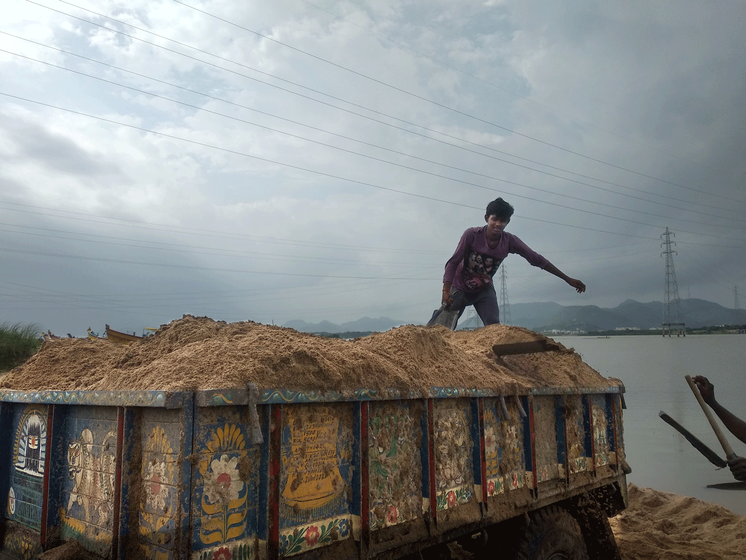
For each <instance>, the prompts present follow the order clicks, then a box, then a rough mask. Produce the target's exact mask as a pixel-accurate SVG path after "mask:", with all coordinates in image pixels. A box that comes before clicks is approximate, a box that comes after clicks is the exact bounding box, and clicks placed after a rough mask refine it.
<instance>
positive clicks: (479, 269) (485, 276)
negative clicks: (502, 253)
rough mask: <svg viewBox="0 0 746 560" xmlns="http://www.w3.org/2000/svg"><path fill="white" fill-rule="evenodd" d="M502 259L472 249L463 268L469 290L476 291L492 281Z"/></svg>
mask: <svg viewBox="0 0 746 560" xmlns="http://www.w3.org/2000/svg"><path fill="white" fill-rule="evenodd" d="M501 262H502V260H499V259H496V258H495V257H492V256H490V255H484V254H482V253H477V252H476V251H471V252H470V253H469V258H468V259H467V260H466V263H464V264H465V266H464V268H463V273H462V274H463V279H464V285H465V286H466V288H467V289H468V290H469V291H476V290H479V289H480V288H483V287H484V286H486V285H487V284H491V283H492V277H493V276H494V275H495V272H497V267H498V266H500V263H501Z"/></svg>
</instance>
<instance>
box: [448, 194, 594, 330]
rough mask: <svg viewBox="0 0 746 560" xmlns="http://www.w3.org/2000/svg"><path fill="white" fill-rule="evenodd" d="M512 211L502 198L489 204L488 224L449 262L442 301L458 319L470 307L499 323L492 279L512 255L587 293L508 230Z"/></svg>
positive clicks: (466, 238) (470, 232)
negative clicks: (457, 311)
mask: <svg viewBox="0 0 746 560" xmlns="http://www.w3.org/2000/svg"><path fill="white" fill-rule="evenodd" d="M513 211H514V210H513V207H512V206H511V205H510V204H508V203H507V202H505V201H504V200H503V199H502V198H498V199H496V200H493V201H492V202H490V203H489V204H488V205H487V210H486V213H485V216H484V221H485V222H487V225H486V226H481V227H473V228H469V229H467V230H466V231H465V232H464V234H463V235H462V236H461V240H460V241H459V243H458V246H457V247H456V251H455V252H454V253H453V256H452V257H451V258H450V259H448V262H447V263H446V267H445V274H444V275H443V298H442V300H441V301H442V303H443V304H445V305H446V308H447V309H450V310H456V309H458V310H459V317H461V314H462V313H463V312H464V309H465V308H466V307H467V306H469V305H473V306H474V309H476V311H477V314H478V315H479V318H480V319H482V322H483V323H484V324H485V325H492V324H495V323H499V322H500V310H499V308H498V305H497V293H496V292H495V287H494V285H493V283H492V278H493V276H495V273H496V272H497V269H498V267H499V266H500V263H502V262H503V260H504V259H505V257H507V256H508V254H509V253H517V254H519V255H521V256H522V257H523V258H524V259H526V260H527V261H528V262H529V264H531V265H533V266H537V267H539V268H541V269H543V270H546V271H547V272H549V273H550V274H554V275H555V276H557V277H558V278H561V279H562V280H564V281H565V282H567V283H568V284H569V285H570V286H572V287H573V288H575V291H577V292H578V293H579V294H582V293H583V292H584V291H585V284H583V283H582V282H581V281H580V280H576V279H575V278H570V277H569V276H567V275H566V274H564V273H563V272H562V271H561V270H559V269H558V268H557V267H556V266H554V265H553V264H552V263H550V262H549V261H548V260H547V259H546V258H544V257H543V256H541V255H540V254H539V253H536V252H534V251H532V250H531V248H530V247H529V246H528V245H526V244H525V243H524V242H523V241H521V240H520V239H519V238H518V237H516V236H515V235H513V234H511V233H508V232H507V231H505V227H506V226H507V225H508V223H509V222H510V218H511V216H512V215H513ZM454 328H455V326H454Z"/></svg>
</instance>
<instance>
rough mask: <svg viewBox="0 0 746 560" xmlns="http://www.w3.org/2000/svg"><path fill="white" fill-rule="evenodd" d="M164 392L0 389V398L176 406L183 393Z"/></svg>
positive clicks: (8, 399)
mask: <svg viewBox="0 0 746 560" xmlns="http://www.w3.org/2000/svg"><path fill="white" fill-rule="evenodd" d="M189 394H191V393H182V392H176V393H169V392H165V391H12V390H8V389H3V390H0V401H2V402H18V403H39V404H67V405H80V404H85V405H91V406H138V407H140V406H141V407H156V408H179V407H180V406H181V405H182V402H183V398H184V396H185V395H189Z"/></svg>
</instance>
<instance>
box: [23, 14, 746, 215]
mask: <svg viewBox="0 0 746 560" xmlns="http://www.w3.org/2000/svg"><path fill="white" fill-rule="evenodd" d="M27 1H28V2H30V3H31V4H34V5H37V6H39V7H42V8H45V9H47V10H50V11H54V12H57V13H60V14H62V15H65V16H68V17H71V18H73V19H77V20H79V21H83V22H85V23H88V24H90V25H94V26H97V27H100V28H102V29H106V30H108V31H110V32H112V33H117V34H120V35H123V36H126V37H129V38H131V39H133V40H136V41H141V42H144V43H146V44H149V45H152V46H153V47H155V48H159V49H164V50H166V51H169V52H172V53H174V54H177V55H179V56H184V57H186V58H190V59H193V60H196V61H198V62H200V63H202V64H207V65H210V66H213V67H216V68H218V69H221V70H224V71H226V72H230V73H233V74H236V75H239V76H243V77H245V78H247V79H250V80H254V81H257V82H259V83H262V84H265V85H268V86H270V87H275V88H278V89H282V90H283V91H289V90H285V89H284V88H280V87H279V86H276V85H274V84H269V83H267V82H262V81H261V80H257V79H256V78H253V77H251V76H246V75H245V74H241V73H239V72H235V71H233V70H230V69H227V68H224V67H221V66H218V65H216V64H213V63H211V62H207V61H204V60H201V59H198V58H195V57H192V56H190V55H187V54H184V53H180V52H178V51H174V50H172V49H169V48H167V47H164V46H163V45H158V44H156V43H152V42H150V41H146V40H144V39H142V38H140V37H136V36H134V35H131V34H128V33H125V32H123V31H120V30H118V29H113V28H111V27H107V26H105V25H102V24H99V23H96V22H92V21H90V20H86V19H84V18H81V17H78V16H74V15H72V14H69V13H66V12H63V11H61V10H56V9H54V8H51V7H50V6H46V5H44V4H40V3H38V2H34V1H33V0H27ZM60 1H61V2H63V3H64V4H68V5H70V6H73V7H75V8H77V9H80V10H82V11H85V12H88V13H91V14H94V15H96V16H98V17H101V18H104V19H107V20H110V21H114V22H116V23H119V24H121V25H124V26H127V27H131V28H133V29H136V30H138V31H142V32H144V33H148V34H150V35H153V36H155V37H159V38H161V39H164V40H167V41H170V42H173V43H175V44H178V45H181V46H184V47H186V48H189V49H192V50H195V51H197V52H201V53H203V54H207V55H209V56H212V57H215V58H217V59H220V60H225V61H227V62H231V63H232V64H236V65H237V66H241V67H244V68H247V69H250V70H252V71H253V72H257V73H259V74H263V75H266V76H270V77H272V78H273V79H276V80H279V81H282V82H286V83H291V84H293V85H295V86H296V87H300V88H303V89H306V90H308V91H312V92H314V93H318V94H320V95H323V96H326V97H329V98H330V99H335V100H337V101H342V102H343V103H347V104H349V105H352V106H355V107H359V108H362V109H365V110H367V111H371V112H373V113H376V114H381V115H384V116H387V117H389V118H394V119H396V120H398V121H400V122H407V121H404V120H403V119H398V118H397V117H392V116H391V115H386V114H385V113H382V112H380V111H377V110H375V109H371V108H369V107H364V106H362V105H359V104H356V103H353V102H351V101H348V100H345V99H342V98H339V97H335V96H333V95H330V94H328V93H325V92H322V91H319V90H315V89H313V88H309V87H307V86H303V85H301V84H298V83H296V82H292V81H291V80H286V79H284V78H281V77H279V76H275V75H273V74H270V73H268V72H264V71H261V70H258V69H256V68H252V67H250V66H247V65H245V64H242V63H240V62H236V61H233V60H230V59H227V58H225V57H221V56H219V55H215V54H213V53H210V52H208V51H204V50H202V49H199V48H197V47H193V46H191V45H188V44H186V43H182V42H180V41H177V40H175V39H171V38H169V37H165V36H163V35H159V34H157V33H154V32H153V31H150V30H147V29H144V28H141V27H138V26H135V25H132V24H130V23H127V22H124V21H121V20H118V19H116V18H113V17H110V16H106V15H104V14H101V13H99V12H95V11H93V10H90V9H88V8H84V7H82V6H79V5H76V4H72V3H70V2H66V1H64V0H60ZM185 6H187V7H190V8H191V6H188V5H186V4H185ZM195 9H196V8H195ZM204 13H205V14H206V15H209V16H211V17H216V18H217V19H221V18H219V17H218V16H213V15H212V14H209V13H207V12H204ZM226 23H228V24H231V25H235V26H237V27H239V28H242V26H240V25H238V24H234V23H232V22H229V21H227V20H226ZM247 31H249V32H252V33H255V32H254V31H252V30H248V29H247ZM268 39H270V40H273V41H276V40H275V39H272V38H268ZM282 44H284V43H282ZM286 46H288V47H289V48H293V49H295V50H299V51H301V52H305V51H302V50H300V49H296V48H295V47H292V46H290V45H286ZM306 54H309V56H314V57H316V55H311V54H310V53H306ZM316 58H320V57H316ZM320 59H321V58H320ZM321 60H324V59H321ZM326 62H329V63H330V64H334V63H331V62H330V61H326ZM350 71H352V72H355V71H354V70H350ZM361 75H362V74H361ZM363 76H364V75H363ZM364 77H367V76H364ZM371 79H373V78H371ZM384 85H388V86H389V87H392V88H394V89H399V88H396V86H390V85H389V84H385V83H384ZM402 91H404V90H402ZM289 92H290V93H292V94H294V95H300V96H302V97H305V98H308V97H307V96H303V95H302V94H298V93H297V92H292V91H289ZM405 93H409V92H405ZM411 95H414V96H416V97H419V96H417V95H416V94H411ZM308 99H311V100H313V101H316V102H319V103H322V104H325V105H329V106H331V107H334V108H336V109H339V110H344V109H342V108H339V107H335V106H334V105H330V104H327V103H325V102H323V101H320V100H315V99H313V98H308ZM422 99H423V100H425V101H429V102H432V103H435V104H437V102H435V101H431V100H428V99H426V98H422ZM442 107H443V108H446V109H449V110H451V111H455V112H456V113H461V112H460V111H458V110H456V109H453V108H450V107H447V106H445V105H442ZM462 114H463V115H464V116H467V117H470V118H474V119H477V120H482V119H479V117H475V116H472V115H469V114H467V113H462ZM482 121H483V122H484V123H486V124H490V125H493V126H496V127H498V128H503V129H505V130H508V131H510V132H514V133H516V134H518V135H521V134H520V133H518V132H515V131H512V130H511V129H506V128H504V127H501V126H500V125H497V124H494V123H490V122H489V121H486V120H482ZM408 124H411V125H413V126H418V127H421V125H417V124H416V123H408ZM522 136H526V135H522ZM526 137H527V138H529V139H532V140H536V141H537V142H541V143H545V144H547V145H550V146H555V145H554V144H551V143H548V142H544V141H542V140H540V139H535V138H533V137H530V136H526ZM459 140H461V141H463V139H459ZM555 147H557V148H558V149H561V150H565V151H568V152H570V153H574V154H576V155H579V156H580V157H584V158H587V159H589V160H593V161H597V162H598V163H602V164H605V165H608V166H611V167H615V168H618V169H620V170H624V171H628V172H630V173H633V174H636V175H639V176H642V177H645V178H648V179H651V180H655V181H660V182H663V183H667V184H670V185H672V186H677V187H680V188H683V189H687V190H690V191H692V192H697V193H699V194H707V195H708V196H716V197H719V198H723V199H726V200H729V201H731V202H739V203H742V202H743V201H740V200H736V199H732V198H729V197H725V196H722V195H717V194H714V193H708V192H705V191H700V190H698V189H695V188H693V187H689V186H686V185H681V184H679V183H675V182H671V181H668V180H665V179H661V178H657V177H654V176H650V175H646V174H644V173H641V172H638V171H634V170H631V169H627V168H625V167H622V166H617V165H615V164H612V163H609V162H605V161H603V160H598V159H594V158H591V157H590V156H585V155H583V154H581V153H579V152H573V151H571V150H567V149H565V148H562V147H560V146H555ZM513 157H518V156H513ZM542 165H543V164H542Z"/></svg>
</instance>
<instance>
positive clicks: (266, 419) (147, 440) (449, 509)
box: [0, 385, 627, 560]
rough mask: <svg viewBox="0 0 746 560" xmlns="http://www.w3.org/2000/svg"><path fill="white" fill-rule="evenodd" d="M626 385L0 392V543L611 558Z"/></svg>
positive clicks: (244, 559) (241, 554)
mask: <svg viewBox="0 0 746 560" xmlns="http://www.w3.org/2000/svg"><path fill="white" fill-rule="evenodd" d="M623 391H624V388H623V386H621V385H611V386H609V387H606V388H598V387H594V388H584V387H571V388H570V387H568V388H546V387H545V388H535V389H531V390H527V391H524V392H522V393H520V394H510V395H508V394H502V393H501V392H500V391H499V390H494V391H493V390H489V389H478V390H477V389H469V388H460V387H451V388H433V389H432V390H431V391H430V394H429V395H424V396H423V395H421V394H418V395H415V394H411V393H407V392H406V390H401V389H399V390H396V389H391V390H387V391H377V390H368V389H359V390H355V391H351V392H339V393H335V392H329V391H327V392H323V393H314V392H308V391H306V392H303V391H290V390H283V389H262V390H258V389H257V388H256V387H254V386H247V387H245V388H238V389H233V390H224V389H222V390H203V391H194V392H162V391H120V392H105V391H43V392H21V391H11V390H3V391H1V392H0V433H2V434H5V436H6V440H5V444H4V445H3V446H2V453H1V454H0V496H1V497H2V500H3V507H2V511H3V523H2V540H1V541H0V542H1V543H2V548H0V557H3V558H14V559H19V558H22V559H26V558H36V557H38V555H39V554H41V553H42V552H43V551H45V550H49V549H53V548H54V547H57V546H60V545H62V546H63V547H64V546H69V545H71V544H73V541H75V542H77V544H79V545H81V546H82V548H83V549H85V550H86V551H87V552H89V553H91V554H92V555H94V554H95V555H96V556H92V557H93V558H96V557H102V558H111V559H114V558H122V559H124V558H127V559H139V558H143V559H154V560H155V559H158V560H161V559H164V560H165V559H168V560H186V559H190V560H218V559H222V560H227V559H231V560H253V559H269V560H274V559H277V558H298V559H306V558H314V559H317V558H329V559H348V558H349V559H352V558H377V559H378V558H380V559H389V558H402V557H407V556H411V557H419V556H420V555H423V556H428V555H433V556H436V557H441V558H442V557H447V555H448V549H447V547H446V545H447V543H451V542H454V541H455V542H458V543H459V544H460V545H461V547H462V548H463V549H466V550H468V551H471V552H472V553H474V554H475V555H477V556H480V555H483V556H480V557H485V558H486V557H490V558H520V559H524V560H549V559H552V560H557V559H563V558H564V559H583V558H586V557H590V558H605V559H606V558H611V559H613V558H618V557H619V553H618V551H617V549H616V545H615V543H614V538H613V535H612V534H611V533H610V530H609V526H608V520H607V516H612V515H615V514H616V513H617V512H619V511H621V510H622V509H624V508H625V507H626V488H627V486H626V480H625V474H626V471H627V467H626V461H625V455H624V445H623V438H622V408H623V402H624V401H623ZM76 546H77V545H76ZM451 547H453V545H451Z"/></svg>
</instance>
